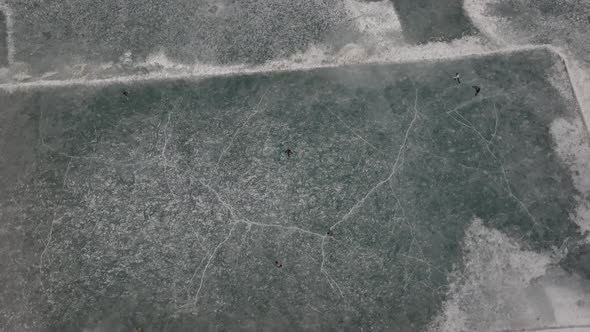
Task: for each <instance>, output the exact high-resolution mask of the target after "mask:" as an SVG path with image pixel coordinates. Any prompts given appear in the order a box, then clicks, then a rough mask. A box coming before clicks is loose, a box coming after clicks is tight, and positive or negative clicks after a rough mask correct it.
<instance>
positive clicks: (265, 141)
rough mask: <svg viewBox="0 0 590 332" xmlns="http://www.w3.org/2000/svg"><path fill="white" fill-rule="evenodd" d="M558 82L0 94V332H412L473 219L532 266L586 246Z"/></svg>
mask: <svg viewBox="0 0 590 332" xmlns="http://www.w3.org/2000/svg"><path fill="white" fill-rule="evenodd" d="M554 66H558V68H561V70H565V68H563V67H559V66H562V65H561V61H560V59H559V58H558V57H557V56H556V55H554V54H553V53H550V52H547V51H542V50H539V51H527V52H517V53H513V54H511V55H506V56H485V57H478V58H470V59H463V60H456V61H447V62H432V63H417V64H381V65H358V66H344V67H339V68H331V69H315V70H309V71H302V72H283V73H268V74H255V75H241V76H240V75H238V76H231V77H217V78H206V79H193V80H169V81H151V82H141V83H133V84H112V85H109V86H102V87H98V86H97V87H93V86H72V87H59V88H58V87H56V88H43V89H31V90H19V91H15V92H10V93H9V92H2V93H0V103H2V105H5V106H6V107H5V111H4V112H3V115H2V120H3V121H0V129H2V130H0V133H2V134H1V136H0V149H1V150H0V151H1V152H2V155H3V156H8V157H5V158H2V159H0V174H3V175H5V176H4V177H3V178H2V182H1V183H2V185H3V186H4V187H5V188H6V189H5V190H4V191H3V193H2V195H0V204H1V205H0V207H2V209H1V211H2V214H0V221H1V224H2V228H1V230H2V231H1V232H0V243H2V247H0V248H1V249H0V254H1V257H0V258H1V259H2V261H3V262H13V261H14V262H18V263H15V264H8V265H6V267H3V269H4V270H3V273H2V278H3V279H2V280H3V281H4V283H3V284H2V286H0V291H1V293H0V298H1V300H0V304H2V306H3V307H4V308H7V309H6V310H8V311H7V312H12V313H13V316H12V318H10V319H8V318H6V317H7V316H0V323H1V324H3V325H0V326H5V327H7V328H8V329H9V330H11V329H17V330H28V329H31V330H39V329H48V330H59V331H78V330H82V329H83V328H101V329H104V330H109V331H129V330H130V329H132V328H139V327H141V328H143V330H144V331H161V330H168V331H172V330H186V331H188V330H193V331H194V330H214V331H217V330H250V331H261V330H322V331H359V330H361V329H365V330H380V331H385V330H389V331H420V330H422V329H423V328H424V327H425V326H426V325H427V324H428V323H429V322H431V321H432V319H433V318H434V317H435V316H436V315H437V313H439V312H440V310H441V306H442V302H443V301H444V300H445V295H446V294H447V290H448V287H449V278H450V273H451V272H452V271H455V270H456V269H457V268H460V267H461V264H462V256H463V249H462V239H463V236H464V231H465V229H466V227H468V226H469V224H470V223H471V222H472V221H473V220H474V218H481V219H482V220H483V221H484V222H485V224H486V225H487V226H489V227H493V228H495V229H499V230H501V231H502V232H505V233H507V234H509V235H510V236H511V237H514V238H517V239H519V241H521V242H522V243H523V244H524V245H525V246H526V247H527V248H528V249H531V250H547V249H549V248H552V247H553V246H560V245H561V244H562V243H563V242H564V240H565V239H566V238H569V241H570V242H572V243H575V241H576V239H579V238H580V235H579V234H578V231H579V230H578V227H577V226H576V225H575V224H574V223H573V222H572V220H571V217H570V216H571V215H573V214H574V209H575V198H576V195H577V192H576V190H575V188H574V186H573V184H572V178H571V175H570V172H569V170H568V169H567V168H566V167H565V166H564V165H563V164H562V163H561V162H560V161H559V159H558V156H557V154H556V152H555V143H554V142H553V140H552V138H551V135H550V132H549V128H550V125H551V123H552V121H553V120H554V119H556V118H566V119H570V120H571V119H573V120H576V121H580V115H579V114H578V110H577V109H573V108H571V107H568V106H566V105H567V104H566V103H565V102H564V100H563V98H562V97H561V96H560V94H559V93H558V91H557V90H556V89H555V88H553V86H552V85H551V84H550V83H549V82H548V79H547V75H548V73H550V72H553V71H552V70H554V68H555V67H554ZM456 72H460V74H461V77H462V79H463V83H462V84H457V83H456V82H455V81H454V80H453V78H452V77H453V75H454V74H455V73H456ZM471 85H478V86H481V87H482V92H481V93H480V95H479V96H474V91H473V89H472V88H471ZM288 149H289V150H291V151H292V154H291V156H288V155H287V154H286V153H285V151H286V150H288ZM328 232H329V234H328ZM25 323H26V325H25Z"/></svg>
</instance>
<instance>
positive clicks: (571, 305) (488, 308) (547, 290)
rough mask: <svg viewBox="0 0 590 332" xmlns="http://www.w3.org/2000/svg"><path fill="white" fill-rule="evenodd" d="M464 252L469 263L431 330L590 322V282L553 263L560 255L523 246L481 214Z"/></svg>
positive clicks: (484, 330)
mask: <svg viewBox="0 0 590 332" xmlns="http://www.w3.org/2000/svg"><path fill="white" fill-rule="evenodd" d="M463 252H464V258H463V259H464V264H465V265H464V268H463V269H462V270H460V271H455V273H454V274H453V282H452V284H451V287H450V291H449V294H448V297H447V298H448V300H447V301H446V302H445V303H444V306H443V312H442V313H441V314H440V315H439V317H438V318H437V319H436V320H435V321H434V322H433V323H432V324H431V326H430V327H429V329H428V331H430V332H435V331H436V332H439V331H440V332H476V331H482V332H488V331H517V330H518V331H520V330H522V329H524V330H526V331H534V330H541V329H547V328H562V329H563V331H569V332H572V331H574V329H573V327H572V326H578V327H580V326H583V325H587V324H590V315H588V312H590V309H589V308H590V302H589V301H590V288H589V287H588V286H589V285H588V282H587V281H586V280H583V279H581V278H580V277H578V276H575V275H570V274H568V273H566V272H565V271H563V270H562V269H561V268H558V267H554V266H553V265H554V263H556V262H557V261H558V259H559V257H557V256H554V255H553V254H552V253H536V252H532V251H528V250H524V249H523V248H522V247H521V245H520V244H519V243H518V242H517V241H515V240H513V239H511V238H509V237H508V236H507V235H505V234H502V233H501V232H499V231H497V230H494V229H490V228H488V227H486V226H484V225H483V222H482V221H481V220H479V219H475V220H474V221H473V222H472V224H471V225H470V227H469V228H468V229H467V231H466V234H465V239H464V251H463ZM566 326H570V328H566ZM580 330H581V328H576V329H575V331H580Z"/></svg>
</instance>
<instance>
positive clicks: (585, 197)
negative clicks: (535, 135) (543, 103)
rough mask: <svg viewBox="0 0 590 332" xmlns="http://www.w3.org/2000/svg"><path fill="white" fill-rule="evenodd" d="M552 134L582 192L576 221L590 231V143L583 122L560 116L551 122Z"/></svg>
mask: <svg viewBox="0 0 590 332" xmlns="http://www.w3.org/2000/svg"><path fill="white" fill-rule="evenodd" d="M551 135H552V136H553V140H554V141H555V144H556V146H557V148H556V151H557V154H558V155H559V157H560V159H561V160H562V162H563V163H564V164H566V165H567V166H568V167H569V169H570V170H571V174H572V180H573V183H574V186H575V187H576V189H577V190H578V191H579V192H580V195H579V197H577V203H578V205H577V207H576V215H575V216H573V219H574V221H575V222H576V223H577V224H578V225H579V226H580V228H581V229H582V231H588V232H590V144H589V141H588V132H587V129H586V128H585V127H584V124H583V123H580V122H576V121H568V120H566V119H563V118H559V119H556V120H554V121H553V123H552V124H551Z"/></svg>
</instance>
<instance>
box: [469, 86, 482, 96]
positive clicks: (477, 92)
mask: <svg viewBox="0 0 590 332" xmlns="http://www.w3.org/2000/svg"><path fill="white" fill-rule="evenodd" d="M471 87H472V88H474V89H475V95H476V96H477V95H478V94H479V92H480V91H481V88H480V87H478V86H477V85H472V86H471Z"/></svg>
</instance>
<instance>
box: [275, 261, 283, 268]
mask: <svg viewBox="0 0 590 332" xmlns="http://www.w3.org/2000/svg"><path fill="white" fill-rule="evenodd" d="M275 266H276V267H278V268H279V269H280V268H282V267H283V264H281V263H279V261H275Z"/></svg>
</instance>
